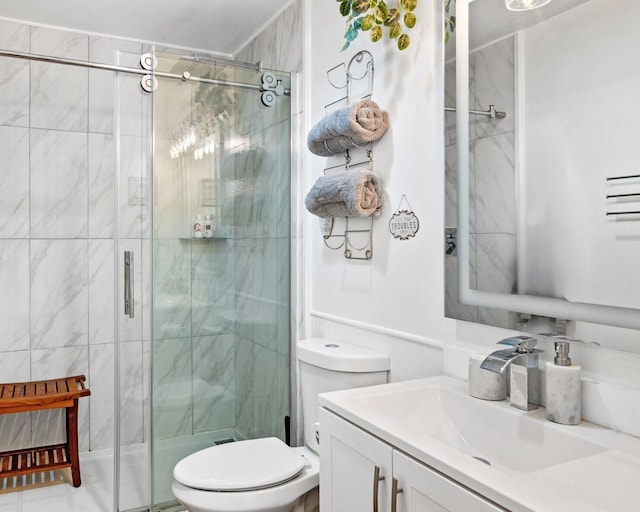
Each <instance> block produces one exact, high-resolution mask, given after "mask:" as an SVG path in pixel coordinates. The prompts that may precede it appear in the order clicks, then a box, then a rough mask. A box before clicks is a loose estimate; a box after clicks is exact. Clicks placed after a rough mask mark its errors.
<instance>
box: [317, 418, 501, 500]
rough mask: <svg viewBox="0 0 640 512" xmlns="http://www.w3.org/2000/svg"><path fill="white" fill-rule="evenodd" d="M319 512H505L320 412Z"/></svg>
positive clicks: (338, 419) (364, 434)
mask: <svg viewBox="0 0 640 512" xmlns="http://www.w3.org/2000/svg"><path fill="white" fill-rule="evenodd" d="M320 425H321V427H320V429H321V430H320V432H321V438H320V457H321V464H320V510H321V512H446V511H451V512H504V511H505V509H503V508H501V507H498V506H496V505H494V504H493V503H491V502H489V501H487V500H486V499H484V498H483V497H482V496H480V495H478V494H476V493H474V492H472V491H470V490H468V489H467V488H465V487H463V486H461V485H459V484H458V483H456V482H455V481H453V480H451V479H449V478H447V477H445V476H443V475H441V474H440V473H438V472H437V471H434V470H433V469H431V468H430V467H429V466H427V465H425V464H422V463H420V462H417V461H416V460H414V459H412V458H410V457H408V456H406V455H405V454H403V453H402V452H400V451H398V450H396V449H394V447H393V446H391V445H390V444H387V443H385V442H384V441H382V440H380V439H378V438H376V437H374V436H372V435H371V434H369V433H368V432H366V431H365V430H363V429H361V428H359V427H356V426H355V425H353V424H352V423H349V422H347V421H345V420H344V419H342V418H340V417H339V416H337V415H335V414H333V413H332V412H331V411H329V410H327V409H325V408H321V409H320Z"/></svg>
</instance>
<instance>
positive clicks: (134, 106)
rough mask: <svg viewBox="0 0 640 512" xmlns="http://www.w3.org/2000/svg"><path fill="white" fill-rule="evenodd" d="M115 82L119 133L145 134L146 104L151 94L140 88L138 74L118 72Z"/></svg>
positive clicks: (147, 113) (140, 135) (149, 100)
mask: <svg viewBox="0 0 640 512" xmlns="http://www.w3.org/2000/svg"><path fill="white" fill-rule="evenodd" d="M116 82H117V88H118V100H119V106H120V108H119V110H118V111H117V112H116V116H117V117H116V123H118V127H119V130H120V133H121V134H122V135H130V136H134V137H142V136H145V135H146V134H147V133H146V131H145V128H146V119H145V116H146V115H149V114H150V111H149V109H148V106H147V104H150V103H151V98H152V96H151V95H150V94H148V93H146V92H144V91H143V90H142V88H141V87H140V77H139V76H138V75H125V74H123V73H119V74H118V75H117V78H116ZM163 85H164V84H163Z"/></svg>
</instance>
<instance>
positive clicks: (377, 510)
mask: <svg viewBox="0 0 640 512" xmlns="http://www.w3.org/2000/svg"><path fill="white" fill-rule="evenodd" d="M392 453H393V450H392V449H391V447H390V446H389V445H387V444H385V443H383V442H381V441H380V440H378V439H376V438H375V437H373V436H371V435H369V434H367V433H366V432H364V431H363V430H361V429H359V428H357V427H355V426H353V425H352V424H350V423H348V422H347V421H345V420H343V419H341V418H340V417H338V416H336V415H334V414H333V413H331V412H329V411H327V410H326V409H323V408H321V409H320V459H321V462H320V509H321V510H322V512H388V511H389V500H390V496H391V494H390V489H391V468H392ZM376 468H377V469H376Z"/></svg>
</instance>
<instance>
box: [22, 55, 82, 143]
mask: <svg viewBox="0 0 640 512" xmlns="http://www.w3.org/2000/svg"><path fill="white" fill-rule="evenodd" d="M88 73H89V72H88V70H87V69H82V68H73V67H69V66H64V65H62V64H50V63H42V62H32V63H31V82H30V84H31V127H32V128H49V129H59V130H69V131H79V132H86V131H87V127H88V108H89V103H88V102H89V85H88Z"/></svg>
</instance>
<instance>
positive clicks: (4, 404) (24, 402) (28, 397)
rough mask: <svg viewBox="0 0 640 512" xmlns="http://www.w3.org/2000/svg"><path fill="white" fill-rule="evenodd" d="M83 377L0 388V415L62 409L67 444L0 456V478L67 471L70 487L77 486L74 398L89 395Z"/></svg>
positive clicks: (76, 406)
mask: <svg viewBox="0 0 640 512" xmlns="http://www.w3.org/2000/svg"><path fill="white" fill-rule="evenodd" d="M84 381H85V377H84V375H77V376H75V377H66V378H64V379H53V380H41V381H37V382H18V383H14V384H0V414H12V413H18V412H32V411H42V410H45V409H58V408H63V407H64V408H65V409H66V427H67V441H66V442H65V443H62V444H56V445H51V446H39V447H34V448H25V449H22V450H13V451H7V452H0V478H6V477H12V476H20V475H27V474H30V473H40V472H42V471H50V470H54V469H63V468H71V477H72V479H73V486H74V487H79V486H80V483H81V481H80V460H79V458H78V398H80V397H83V396H88V395H90V394H91V391H89V390H88V389H87V388H86V387H85V385H84Z"/></svg>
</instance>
